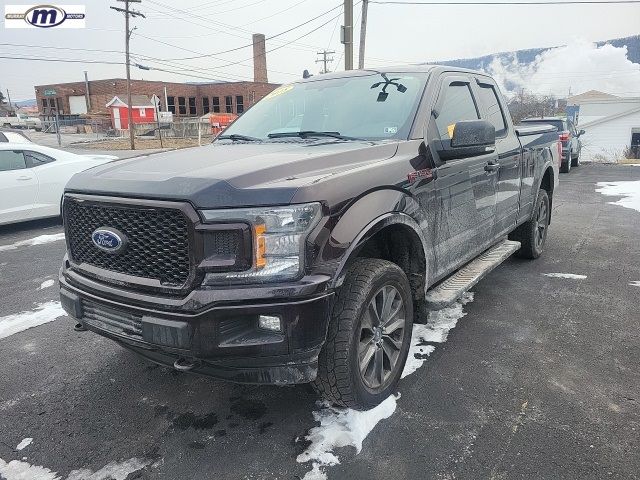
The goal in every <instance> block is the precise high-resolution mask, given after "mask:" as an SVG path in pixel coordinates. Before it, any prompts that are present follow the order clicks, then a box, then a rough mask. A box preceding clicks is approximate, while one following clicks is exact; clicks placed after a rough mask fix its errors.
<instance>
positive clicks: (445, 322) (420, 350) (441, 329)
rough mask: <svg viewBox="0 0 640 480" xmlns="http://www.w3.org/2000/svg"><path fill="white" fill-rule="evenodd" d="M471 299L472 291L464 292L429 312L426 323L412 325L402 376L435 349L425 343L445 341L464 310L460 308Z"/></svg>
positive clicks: (412, 369)
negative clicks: (448, 302) (441, 306)
mask: <svg viewBox="0 0 640 480" xmlns="http://www.w3.org/2000/svg"><path fill="white" fill-rule="evenodd" d="M472 301H473V293H471V292H465V293H464V295H462V298H460V300H458V301H457V302H456V303H454V304H453V305H452V306H450V307H448V308H443V309H442V310H436V311H433V312H429V316H428V317H427V323H426V324H424V325H423V324H420V325H418V324H416V325H414V326H413V332H412V335H411V347H410V348H409V356H408V357H407V363H406V364H405V366H404V370H403V371H402V378H404V377H406V376H407V375H411V374H412V373H413V372H415V371H416V370H418V369H419V368H420V367H421V366H422V364H423V363H424V362H425V360H426V359H427V357H428V356H429V355H431V353H432V352H433V351H434V350H435V347H434V346H433V345H427V344H426V343H427V342H429V343H443V342H446V341H447V336H448V334H449V330H451V329H452V328H454V327H455V326H456V324H457V323H458V320H460V319H461V318H462V317H464V316H465V315H466V312H464V311H463V310H462V307H464V306H465V305H466V304H467V303H469V302H472Z"/></svg>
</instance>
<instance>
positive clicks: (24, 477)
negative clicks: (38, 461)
mask: <svg viewBox="0 0 640 480" xmlns="http://www.w3.org/2000/svg"><path fill="white" fill-rule="evenodd" d="M0 477H2V478H5V479H6V480H61V478H60V477H59V476H58V474H57V473H56V472H52V471H51V470H49V469H48V468H44V467H39V466H38V465H30V464H28V463H27V462H22V461H20V460H12V461H10V462H9V463H7V462H5V461H4V460H2V459H1V458H0Z"/></svg>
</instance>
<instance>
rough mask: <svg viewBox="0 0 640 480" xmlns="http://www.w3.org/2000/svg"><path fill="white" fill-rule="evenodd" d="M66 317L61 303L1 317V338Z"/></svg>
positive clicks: (51, 303) (52, 303) (43, 304)
mask: <svg viewBox="0 0 640 480" xmlns="http://www.w3.org/2000/svg"><path fill="white" fill-rule="evenodd" d="M63 315H66V314H65V312H64V310H63V309H62V306H61V305H60V302H55V301H51V302H46V303H41V304H39V305H38V306H37V307H36V308H35V310H28V311H26V312H20V313H16V314H13V315H7V316H5V317H0V338H5V337H8V336H10V335H13V334H15V333H18V332H22V331H23V330H26V329H28V328H32V327H37V326H38V325H42V324H45V323H48V322H52V321H54V320H55V319H56V318H58V317H62V316H63Z"/></svg>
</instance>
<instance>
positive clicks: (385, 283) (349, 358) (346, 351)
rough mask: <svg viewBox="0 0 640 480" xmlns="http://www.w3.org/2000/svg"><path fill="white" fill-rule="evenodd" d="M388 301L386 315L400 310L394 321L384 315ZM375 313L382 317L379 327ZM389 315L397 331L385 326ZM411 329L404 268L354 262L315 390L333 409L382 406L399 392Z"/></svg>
mask: <svg viewBox="0 0 640 480" xmlns="http://www.w3.org/2000/svg"><path fill="white" fill-rule="evenodd" d="M394 292H395V293H394ZM385 298H387V299H390V302H391V304H390V307H389V308H388V309H386V311H389V310H391V312H393V311H396V312H397V314H396V315H395V316H391V315H385V309H384V308H383V306H384V301H383V300H384V299H385ZM374 312H378V314H379V313H382V315H379V316H380V317H382V318H381V321H380V322H376V319H375V317H374V315H373V313H374ZM385 316H386V317H387V318H386V320H387V324H388V325H389V324H392V327H393V326H395V327H396V328H395V329H394V330H385V329H384V328H382V327H381V324H384V320H385V318H384V317H385ZM402 317H404V318H402ZM376 323H377V324H376ZM412 328H413V304H412V297H411V287H410V286H409V280H408V279H407V276H406V275H405V273H404V272H403V271H402V269H401V268H400V267H399V266H398V265H396V264H395V263H392V262H388V261H386V260H379V259H372V258H359V259H356V261H355V262H354V264H353V265H352V266H351V268H350V269H349V272H348V273H347V275H346V278H345V281H344V283H343V285H342V287H341V288H340V290H339V292H338V294H337V297H336V299H335V302H334V306H333V311H332V313H331V318H330V320H329V329H328V332H327V341H326V342H325V344H324V346H323V347H322V350H321V352H320V355H319V358H318V376H317V378H316V380H315V381H314V382H313V384H312V385H313V387H314V389H315V391H316V392H317V393H318V394H320V395H321V396H322V397H324V399H326V400H328V401H329V402H331V403H332V404H335V405H340V406H343V407H350V408H354V409H357V410H363V409H367V408H371V407H373V406H375V405H377V404H379V403H380V402H382V401H383V400H384V399H385V398H387V397H388V396H389V395H390V394H392V393H394V392H395V391H396V387H397V385H398V382H399V381H400V376H401V374H402V370H403V369H404V364H405V362H406V361H407V354H408V352H409V346H410V343H411V331H412ZM385 332H386V333H385ZM361 365H364V367H365V368H362V367H361ZM378 366H381V367H382V368H381V369H380V368H378ZM361 372H363V373H361ZM380 372H382V373H381V374H380ZM380 380H381V381H380Z"/></svg>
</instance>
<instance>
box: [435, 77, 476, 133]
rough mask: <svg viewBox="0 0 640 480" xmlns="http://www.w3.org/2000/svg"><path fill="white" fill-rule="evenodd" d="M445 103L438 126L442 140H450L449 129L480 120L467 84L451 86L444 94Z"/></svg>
mask: <svg viewBox="0 0 640 480" xmlns="http://www.w3.org/2000/svg"><path fill="white" fill-rule="evenodd" d="M442 93H443V94H444V102H443V103H442V108H440V113H439V115H438V118H436V126H437V127H438V133H439V134H440V138H441V139H442V140H449V139H450V137H449V127H450V126H451V125H455V124H456V123H457V122H461V121H463V120H478V119H479V118H480V116H479V115H478V109H477V108H476V104H475V102H474V101H473V96H472V95H471V90H470V89H469V85H467V84H451V85H448V86H447V87H445V89H444V90H443V92H442Z"/></svg>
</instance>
